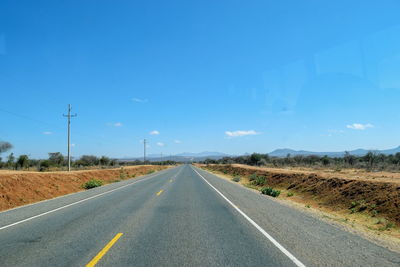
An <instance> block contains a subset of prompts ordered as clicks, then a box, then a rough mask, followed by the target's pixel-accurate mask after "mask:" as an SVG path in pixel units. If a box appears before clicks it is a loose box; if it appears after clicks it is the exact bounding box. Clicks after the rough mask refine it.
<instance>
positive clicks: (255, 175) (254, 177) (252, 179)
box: [249, 173, 258, 182]
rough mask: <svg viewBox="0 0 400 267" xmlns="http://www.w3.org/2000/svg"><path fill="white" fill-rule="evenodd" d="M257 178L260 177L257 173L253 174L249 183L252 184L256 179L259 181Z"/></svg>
mask: <svg viewBox="0 0 400 267" xmlns="http://www.w3.org/2000/svg"><path fill="white" fill-rule="evenodd" d="M257 177H258V175H257V174H256V173H253V174H252V175H250V177H249V181H250V182H252V181H254V180H255V179H257Z"/></svg>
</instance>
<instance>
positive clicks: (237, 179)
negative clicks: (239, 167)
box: [232, 176, 240, 183]
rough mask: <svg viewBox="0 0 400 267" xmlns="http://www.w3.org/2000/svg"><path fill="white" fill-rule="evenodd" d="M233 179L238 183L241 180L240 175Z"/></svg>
mask: <svg viewBox="0 0 400 267" xmlns="http://www.w3.org/2000/svg"><path fill="white" fill-rule="evenodd" d="M232 181H234V182H236V183H238V182H240V177H239V176H235V177H233V178H232Z"/></svg>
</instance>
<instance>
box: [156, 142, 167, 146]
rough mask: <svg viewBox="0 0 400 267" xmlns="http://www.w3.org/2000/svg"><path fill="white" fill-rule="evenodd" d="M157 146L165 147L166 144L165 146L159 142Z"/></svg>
mask: <svg viewBox="0 0 400 267" xmlns="http://www.w3.org/2000/svg"><path fill="white" fill-rule="evenodd" d="M157 146H165V144H164V143H161V142H158V143H157Z"/></svg>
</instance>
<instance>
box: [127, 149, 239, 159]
mask: <svg viewBox="0 0 400 267" xmlns="http://www.w3.org/2000/svg"><path fill="white" fill-rule="evenodd" d="M230 156H231V155H228V154H225V153H220V152H209V151H204V152H200V153H190V152H184V153H180V154H176V155H164V156H163V157H161V155H160V154H149V155H147V157H146V159H147V160H149V161H162V160H172V161H177V162H187V161H203V160H206V159H215V160H217V159H221V158H223V157H230ZM231 157H232V156H231ZM119 160H120V161H135V160H143V157H136V158H123V159H119Z"/></svg>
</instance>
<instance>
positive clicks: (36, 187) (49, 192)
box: [0, 165, 168, 210]
mask: <svg viewBox="0 0 400 267" xmlns="http://www.w3.org/2000/svg"><path fill="white" fill-rule="evenodd" d="M165 168H168V167H166V166H152V165H148V166H147V165H146V166H131V167H123V168H120V169H101V170H85V171H72V172H27V171H2V172H0V210H7V209H10V208H14V207H17V206H21V205H25V204H28V203H34V202H37V201H41V200H45V199H50V198H54V197H58V196H62V195H66V194H69V193H74V192H78V191H81V190H84V189H83V188H82V185H83V184H84V183H86V182H87V181H89V180H91V179H98V180H102V181H103V182H104V183H105V184H107V183H111V182H116V181H119V180H124V179H128V178H133V177H137V176H140V175H145V174H148V173H150V172H154V171H159V170H162V169H165Z"/></svg>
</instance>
